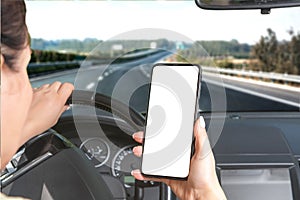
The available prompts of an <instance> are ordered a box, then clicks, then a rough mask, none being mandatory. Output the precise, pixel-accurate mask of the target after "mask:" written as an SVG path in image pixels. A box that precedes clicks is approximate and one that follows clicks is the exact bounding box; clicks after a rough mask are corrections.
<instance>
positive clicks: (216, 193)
mask: <svg viewBox="0 0 300 200" xmlns="http://www.w3.org/2000/svg"><path fill="white" fill-rule="evenodd" d="M25 14H26V9H25V3H24V1H23V0H19V1H16V0H15V1H9V0H2V1H1V169H4V168H5V166H6V164H7V163H8V162H9V161H10V159H11V158H12V156H13V155H14V154H15V153H16V151H17V149H18V148H19V147H20V146H21V145H22V144H24V143H25V142H26V141H27V140H29V139H30V138H32V137H34V136H36V135H38V134H40V133H42V132H43V131H45V130H47V129H48V128H50V127H52V126H53V125H54V124H55V123H56V122H57V120H58V118H59V117H60V115H61V114H62V113H63V112H64V111H65V110H66V108H67V107H66V106H65V102H66V100H67V98H68V97H69V96H70V94H71V92H72V90H73V89H74V87H73V85H72V84H70V83H64V84H62V83H60V82H55V83H53V84H51V85H49V84H46V85H43V86H42V87H40V88H38V89H32V87H31V85H30V82H29V79H28V75H27V72H26V67H27V65H28V62H29V60H30V54H31V51H30V45H29V43H30V41H29V40H30V39H29V33H28V30H27V26H26V23H25ZM194 135H195V137H196V143H195V144H196V146H195V149H196V151H195V155H194V156H193V158H192V160H191V167H190V175H189V178H188V180H186V181H178V180H170V179H148V180H153V181H160V182H164V183H166V184H167V185H169V186H170V187H171V188H172V190H173V191H174V192H175V194H176V195H177V196H178V197H179V198H180V199H218V200H220V199H226V197H225V195H224V193H223V190H222V188H221V186H220V184H219V182H218V179H217V175H216V172H215V161H214V157H213V154H212V153H211V151H210V153H209V154H207V155H203V152H204V150H203V149H204V146H205V145H204V144H205V141H208V140H207V134H206V131H205V123H204V120H203V118H200V120H197V121H196V123H195V128H194ZM133 138H134V139H135V140H136V141H137V142H140V143H141V142H142V138H143V133H142V132H138V133H135V134H134V135H133ZM208 146H209V145H208ZM208 146H207V145H206V147H208ZM141 152H142V147H141V146H138V147H135V148H134V153H135V155H137V156H140V155H141ZM206 152H207V151H206ZM132 174H133V176H134V177H135V178H136V179H139V180H145V179H146V178H145V177H143V176H142V175H141V173H140V171H139V170H134V171H133V172H132Z"/></svg>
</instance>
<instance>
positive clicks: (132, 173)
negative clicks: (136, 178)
mask: <svg viewBox="0 0 300 200" xmlns="http://www.w3.org/2000/svg"><path fill="white" fill-rule="evenodd" d="M138 173H139V170H138V169H134V170H132V171H131V172H130V174H131V175H132V176H133V175H134V174H138Z"/></svg>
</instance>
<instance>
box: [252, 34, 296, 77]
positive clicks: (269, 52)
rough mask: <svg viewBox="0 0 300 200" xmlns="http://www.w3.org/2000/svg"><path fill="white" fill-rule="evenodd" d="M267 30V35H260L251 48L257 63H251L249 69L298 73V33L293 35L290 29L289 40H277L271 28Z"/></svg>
mask: <svg viewBox="0 0 300 200" xmlns="http://www.w3.org/2000/svg"><path fill="white" fill-rule="evenodd" d="M267 32H268V35H267V36H262V37H261V38H260V41H259V42H258V43H257V44H255V45H254V46H253V48H252V55H253V57H254V58H256V59H257V60H258V63H252V65H251V66H250V67H251V69H255V70H261V71H266V72H278V73H289V74H300V33H298V34H297V35H295V34H294V31H292V30H290V31H289V34H290V35H291V40H290V41H278V40H277V37H276V33H275V32H274V31H273V30H271V29H268V30H267Z"/></svg>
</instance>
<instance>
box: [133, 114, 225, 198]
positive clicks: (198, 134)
mask: <svg viewBox="0 0 300 200" xmlns="http://www.w3.org/2000/svg"><path fill="white" fill-rule="evenodd" d="M194 135H195V138H196V141H195V154H194V155H193V157H192V160H191V164H190V172H189V176H188V179H187V180H174V179H167V178H148V177H144V176H143V175H142V174H141V172H140V170H134V171H132V175H133V176H134V177H135V178H136V179H138V180H152V181H158V182H163V183H165V184H167V185H168V186H170V187H171V189H172V190H173V192H174V193H175V194H176V196H177V197H179V198H180V199H184V200H185V199H206V200H210V199H216V200H225V199H226V196H225V194H224V192H223V190H222V188H221V186H220V184H219V181H218V178H217V174H216V171H215V159H214V156H213V153H212V151H211V148H210V144H209V140H208V137H207V134H206V130H205V122H204V119H203V117H200V119H198V120H197V121H196V123H195V126H194ZM143 137H144V134H143V132H137V133H135V134H134V135H133V138H134V140H135V141H137V142H139V143H142V142H143ZM133 152H134V154H135V155H136V156H141V154H142V146H137V147H135V148H134V149H133Z"/></svg>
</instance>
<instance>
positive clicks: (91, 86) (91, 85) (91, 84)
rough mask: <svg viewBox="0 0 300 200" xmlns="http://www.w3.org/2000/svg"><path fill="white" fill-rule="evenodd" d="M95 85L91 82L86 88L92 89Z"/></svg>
mask: <svg viewBox="0 0 300 200" xmlns="http://www.w3.org/2000/svg"><path fill="white" fill-rule="evenodd" d="M94 86H95V83H93V82H91V83H89V84H88V85H87V86H86V89H88V90H90V89H92V88H93V87H94Z"/></svg>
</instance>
